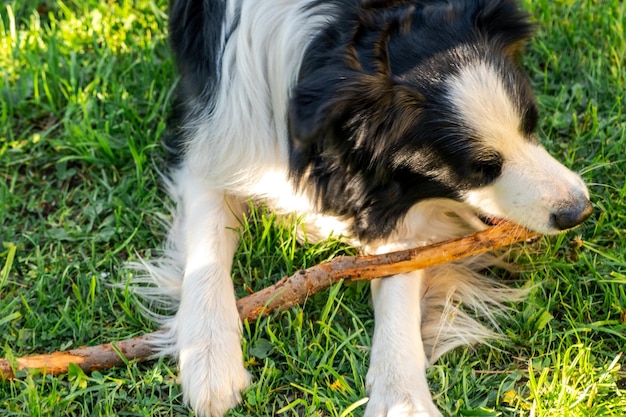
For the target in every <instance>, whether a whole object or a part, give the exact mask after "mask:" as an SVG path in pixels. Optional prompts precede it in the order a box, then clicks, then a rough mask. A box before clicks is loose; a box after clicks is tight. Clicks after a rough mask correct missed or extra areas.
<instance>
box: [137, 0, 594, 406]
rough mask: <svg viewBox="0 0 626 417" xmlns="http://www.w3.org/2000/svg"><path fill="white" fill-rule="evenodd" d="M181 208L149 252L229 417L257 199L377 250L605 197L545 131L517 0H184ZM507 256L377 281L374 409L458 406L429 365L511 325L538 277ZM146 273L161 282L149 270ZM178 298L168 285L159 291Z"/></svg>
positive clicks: (527, 222)
mask: <svg viewBox="0 0 626 417" xmlns="http://www.w3.org/2000/svg"><path fill="white" fill-rule="evenodd" d="M170 12H171V16H170V36H171V43H172V47H173V50H174V53H175V57H176V61H177V64H178V69H179V72H180V76H181V78H180V83H179V103H178V105H177V106H176V109H175V113H176V114H177V115H178V117H177V123H176V126H175V129H176V130H175V132H176V134H175V139H174V140H173V141H170V143H169V149H170V150H171V151H172V152H173V153H174V154H175V156H176V158H175V164H174V166H173V167H172V169H171V172H170V173H169V175H168V179H167V183H168V188H169V191H170V193H171V195H172V197H173V198H174V200H175V202H176V204H177V209H176V211H175V213H174V220H173V222H172V224H171V227H170V233H169V239H168V244H167V247H166V250H165V253H164V255H163V257H162V258H160V259H157V260H155V261H152V262H146V264H145V265H144V268H145V269H147V270H148V272H149V274H148V275H149V276H150V277H149V279H150V280H151V281H152V282H153V283H154V284H155V287H154V288H157V289H154V288H153V289H152V290H148V291H152V293H153V294H152V295H153V296H157V295H160V296H161V300H163V297H165V298H166V299H167V300H168V301H167V302H168V303H169V305H170V306H171V307H172V309H173V311H175V314H173V315H172V316H169V317H162V318H161V323H162V326H163V328H164V329H165V330H166V332H165V333H164V336H162V337H161V338H159V339H157V340H155V341H154V343H155V344H156V345H157V346H158V348H159V349H160V352H161V353H163V354H171V355H175V356H177V357H178V361H179V366H180V381H181V383H182V388H183V392H184V398H185V401H187V402H188V403H189V404H190V406H191V407H192V408H193V409H194V410H195V411H196V413H197V414H198V415H200V416H222V415H223V414H224V413H225V412H226V411H227V410H228V409H229V408H230V407H233V406H235V405H237V403H238V402H239V401H240V399H241V391H242V390H244V389H245V388H246V386H247V385H248V383H249V375H248V372H247V371H246V370H245V368H244V365H243V360H242V352H241V346H240V338H241V323H240V320H239V316H238V314H237V308H236V305H235V295H234V292H233V283H232V281H231V275H230V274H231V266H232V260H233V254H234V253H235V250H236V248H237V244H238V241H237V236H238V235H237V233H236V232H235V231H233V229H236V228H237V227H238V226H239V224H240V219H241V217H242V216H244V215H245V213H246V209H247V208H248V207H249V205H248V204H249V202H250V201H254V202H260V203H263V204H264V205H266V206H267V207H269V208H270V209H271V210H273V211H275V212H276V213H277V214H278V215H288V214H290V213H296V214H297V215H298V216H300V217H301V218H303V219H304V225H303V227H302V233H303V235H304V231H305V230H306V238H307V239H308V240H309V241H314V240H320V239H324V238H325V237H328V236H329V235H330V234H331V233H332V234H333V235H334V236H338V235H341V236H344V237H345V239H346V240H347V241H349V242H351V243H353V244H356V245H359V246H360V247H361V248H362V250H363V252H365V253H382V252H386V251H391V250H399V249H403V248H408V247H415V246H419V245H425V244H429V243H433V242H436V241H441V240H444V239H449V238H453V237H458V236H461V235H464V234H466V233H469V232H473V231H476V230H479V229H482V228H485V227H487V226H486V224H485V222H484V221H481V219H488V218H491V219H507V220H510V221H513V222H516V223H518V224H520V225H522V226H525V227H527V228H530V229H532V230H535V231H538V232H541V233H548V234H551V233H558V232H561V231H563V230H566V229H570V228H572V227H575V226H577V225H579V224H580V223H581V222H583V221H584V220H585V219H586V218H587V217H588V216H589V215H590V214H591V210H592V209H591V203H590V201H589V194H588V191H587V189H586V186H585V184H584V183H583V181H582V180H581V178H580V177H579V176H578V175H577V174H575V173H573V172H572V171H570V170H569V169H567V168H565V167H564V166H563V165H561V164H560V163H559V162H557V161H556V160H555V159H554V158H553V157H552V156H550V155H549V154H548V153H547V152H546V151H545V150H544V149H543V148H542V147H541V145H540V144H539V141H538V139H537V136H536V135H535V133H534V132H535V128H536V125H537V121H538V113H537V105H536V103H535V100H534V98H533V93H532V91H531V88H530V85H529V82H528V80H527V78H526V76H525V75H524V73H523V72H522V70H521V69H520V67H519V62H518V61H519V60H518V58H519V55H520V53H521V52H522V49H523V47H524V43H525V41H526V39H527V38H528V37H529V36H530V35H531V32H532V25H531V24H529V23H528V16H527V15H526V14H525V13H524V12H522V11H520V8H519V5H518V4H517V2H516V1H513V0H424V1H419V0H406V1H403V0H395V1H394V0H389V1H384V0H328V1H322V0H174V1H173V4H172V5H171V10H170ZM494 260H496V258H495V257H494V256H492V257H480V258H473V259H471V260H469V261H465V262H460V263H454V264H450V265H446V266H444V267H441V268H437V269H433V270H428V271H425V270H418V271H414V272H412V273H408V274H402V275H397V276H393V277H388V278H385V279H380V280H376V281H374V282H373V283H372V296H373V304H374V317H375V329H374V335H373V344H372V347H371V353H370V355H371V356H370V357H371V359H370V367H369V371H368V374H367V378H366V387H365V388H366V390H367V393H368V396H369V402H368V404H367V407H366V409H365V416H367V417H374V416H375V417H381V416H394V417H397V416H413V417H415V416H440V415H441V413H440V412H439V411H438V409H437V408H436V406H435V405H434V403H433V400H432V398H431V395H430V393H429V388H428V384H427V380H426V374H425V370H426V367H427V366H428V365H429V364H430V363H432V362H433V361H434V360H436V359H437V357H439V356H440V355H441V354H442V353H444V352H446V351H448V350H450V349H452V348H454V347H456V346H459V345H461V344H471V343H475V342H478V341H480V340H483V339H484V338H487V337H491V336H493V335H494V333H495V332H494V331H492V330H490V329H492V328H493V327H494V326H490V325H489V322H490V321H491V322H493V318H494V314H496V313H497V312H498V311H501V310H502V309H503V308H505V307H504V303H506V302H507V301H510V300H514V299H516V298H519V297H518V296H519V291H518V292H516V291H514V290H508V289H506V288H505V287H503V286H502V285H501V284H498V283H497V282H495V281H493V280H489V279H487V278H486V277H483V276H482V275H480V274H479V273H477V272H475V271H477V270H481V269H483V268H485V267H486V266H489V265H490V263H491V262H492V261H494ZM140 280H141V279H140ZM157 298H158V297H157Z"/></svg>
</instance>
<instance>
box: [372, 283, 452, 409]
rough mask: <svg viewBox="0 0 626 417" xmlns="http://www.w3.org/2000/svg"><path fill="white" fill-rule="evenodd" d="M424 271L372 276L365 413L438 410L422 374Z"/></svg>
mask: <svg viewBox="0 0 626 417" xmlns="http://www.w3.org/2000/svg"><path fill="white" fill-rule="evenodd" d="M425 284H426V273H425V271H415V272H412V273H410V274H402V275H396V276H393V277H390V278H384V279H380V280H376V281H373V282H372V296H373V299H374V315H375V325H374V326H375V327H374V339H373V342H372V343H373V345H372V351H371V356H370V367H369V371H368V373H367V391H368V395H369V402H368V405H367V408H366V410H365V417H427V416H428V417H433V416H441V413H440V412H439V410H437V407H435V405H434V403H433V401H432V398H431V395H430V391H429V388H428V382H427V380H426V365H427V359H426V355H425V353H424V345H423V343H422V337H421V330H420V327H421V321H422V317H421V316H422V311H421V305H420V304H421V301H422V297H423V294H424V286H425Z"/></svg>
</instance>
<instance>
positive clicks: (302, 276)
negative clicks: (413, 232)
mask: <svg viewBox="0 0 626 417" xmlns="http://www.w3.org/2000/svg"><path fill="white" fill-rule="evenodd" d="M537 237H539V234H537V233H534V232H530V231H528V230H526V229H524V228H522V227H520V226H518V225H515V224H512V223H508V222H503V223H501V224H498V225H496V226H493V227H490V228H488V229H486V230H483V231H481V232H478V233H475V234H472V235H469V236H465V237H462V238H459V239H454V240H449V241H446V242H442V243H436V244H433V245H429V246H424V247H420V248H415V249H408V250H402V251H398V252H392V253H388V254H384V255H370V256H340V257H337V258H334V259H332V260H331V261H329V262H326V263H323V264H319V265H316V266H313V267H311V268H308V269H306V270H300V271H298V272H296V273H295V274H294V275H292V276H290V277H285V278H283V279H281V280H280V281H278V282H277V283H276V284H274V285H272V286H269V287H267V288H264V289H263V290H261V291H258V292H256V293H254V294H251V295H249V296H247V297H244V298H241V299H239V300H238V301H237V308H238V310H239V316H240V317H241V319H242V320H248V321H254V320H256V319H257V318H259V317H261V316H264V315H268V314H270V313H272V312H274V311H277V310H285V309H289V308H291V307H293V306H295V305H297V304H301V303H303V302H304V301H305V300H306V299H307V298H308V297H309V296H310V295H311V294H314V293H316V292H318V291H321V290H323V289H326V288H328V287H330V286H331V285H333V284H336V283H338V282H340V281H342V280H343V281H346V282H352V281H361V280H371V279H375V278H382V277H386V276H390V275H395V274H401V273H406V272H410V271H415V270H418V269H424V268H429V267H433V266H436V265H441V264H443V263H446V262H451V261H455V260H459V259H462V258H465V257H468V256H474V255H479V254H481V253H483V252H486V251H489V250H494V249H500V248H503V247H506V246H509V245H512V244H514V243H518V242H523V241H528V240H532V239H536V238H537ZM158 333H159V332H154V333H150V334H146V335H142V336H137V337H133V338H130V339H127V340H122V341H120V342H113V343H106V344H103V345H99V346H92V347H80V348H77V349H72V350H69V351H64V352H54V353H51V354H44V355H33V356H25V357H22V358H17V359H15V363H14V364H11V362H10V361H9V360H7V359H0V379H13V378H15V377H16V375H15V372H14V367H15V368H16V369H17V370H29V369H39V370H43V372H45V373H47V374H52V375H58V374H61V373H65V372H67V369H68V366H69V364H70V363H74V364H76V365H78V366H80V367H81V368H82V369H83V370H84V371H85V372H91V371H94V370H100V369H106V368H110V367H113V366H120V365H123V364H124V363H125V362H126V361H129V360H140V361H141V360H145V359H147V358H149V357H150V356H152V355H154V350H153V349H152V347H151V345H150V343H149V340H150V339H151V338H152V337H154V336H155V335H156V334H158ZM12 365H13V366H12Z"/></svg>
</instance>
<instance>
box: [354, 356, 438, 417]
mask: <svg viewBox="0 0 626 417" xmlns="http://www.w3.org/2000/svg"><path fill="white" fill-rule="evenodd" d="M407 368H410V367H407ZM406 371H407V369H403V370H398V369H396V372H393V371H392V369H391V367H385V368H383V369H380V368H378V367H377V366H374V367H373V368H370V370H369V372H368V374H367V387H368V392H369V401H368V403H367V407H366V409H365V414H364V415H363V417H442V414H441V412H439V410H438V409H437V407H436V406H435V404H434V403H433V400H432V398H431V396H430V391H429V389H428V384H427V382H426V375H425V374H424V373H423V372H419V371H417V370H414V372H406Z"/></svg>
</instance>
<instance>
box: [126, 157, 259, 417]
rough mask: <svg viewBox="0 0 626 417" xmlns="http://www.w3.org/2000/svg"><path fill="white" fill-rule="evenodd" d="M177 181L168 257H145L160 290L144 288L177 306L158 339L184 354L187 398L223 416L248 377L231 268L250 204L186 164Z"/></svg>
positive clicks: (165, 349) (164, 349) (200, 409)
mask: <svg viewBox="0 0 626 417" xmlns="http://www.w3.org/2000/svg"><path fill="white" fill-rule="evenodd" d="M172 183H173V184H175V185H176V187H175V188H173V187H170V191H174V190H175V191H176V193H173V194H172V196H173V197H174V199H175V200H177V202H178V209H177V213H176V215H175V219H174V223H173V225H172V227H171V229H170V235H169V240H168V245H167V250H166V253H165V256H164V257H163V258H161V259H158V260H157V261H155V262H152V263H145V264H144V269H145V270H147V272H149V273H150V275H151V279H152V280H153V282H156V283H157V284H158V285H159V289H158V290H152V289H150V288H145V287H144V289H143V291H141V290H140V291H138V292H139V293H140V294H141V295H147V297H148V299H149V300H155V299H156V300H157V301H158V300H159V297H155V295H158V296H160V297H161V298H163V299H168V298H169V300H170V303H173V304H174V305H172V306H171V308H172V309H176V308H177V313H176V315H175V316H174V317H169V318H164V319H162V320H161V323H162V325H163V327H164V329H165V330H166V333H165V335H163V336H159V337H157V338H155V339H154V340H153V341H152V342H153V343H154V345H155V347H156V348H157V349H158V350H159V351H160V353H162V354H171V355H178V358H179V367H180V380H181V384H182V387H183V392H184V396H185V401H186V402H188V403H189V404H190V405H191V407H192V408H193V409H194V410H195V411H196V413H197V414H198V415H199V416H206V417H215V416H223V415H224V413H226V411H227V410H228V409H229V408H231V407H233V406H235V405H237V404H238V403H239V401H240V400H241V394H240V393H241V391H242V390H243V389H245V388H246V387H247V385H248V383H249V375H248V373H247V371H246V370H245V369H244V367H243V357H242V352H241V324H240V320H239V314H238V312H237V307H236V303H235V295H234V289H233V284H232V280H231V274H230V273H231V267H232V259H233V255H234V253H235V250H236V248H237V233H236V231H234V230H233V229H235V228H236V227H238V226H239V221H238V219H237V215H238V214H241V213H242V212H243V207H244V206H243V205H242V204H241V202H239V201H238V200H237V199H235V198H233V197H230V196H228V195H226V194H225V193H224V191H223V190H220V189H211V188H210V186H208V185H207V184H206V183H205V182H204V181H202V180H201V179H199V178H197V177H195V176H194V175H193V173H191V172H190V171H189V170H186V169H184V168H183V169H182V170H181V171H179V172H175V173H174V175H173V176H172ZM181 278H182V279H181ZM137 281H139V282H141V281H143V282H147V281H148V279H139V280H137ZM176 304H177V305H176Z"/></svg>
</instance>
